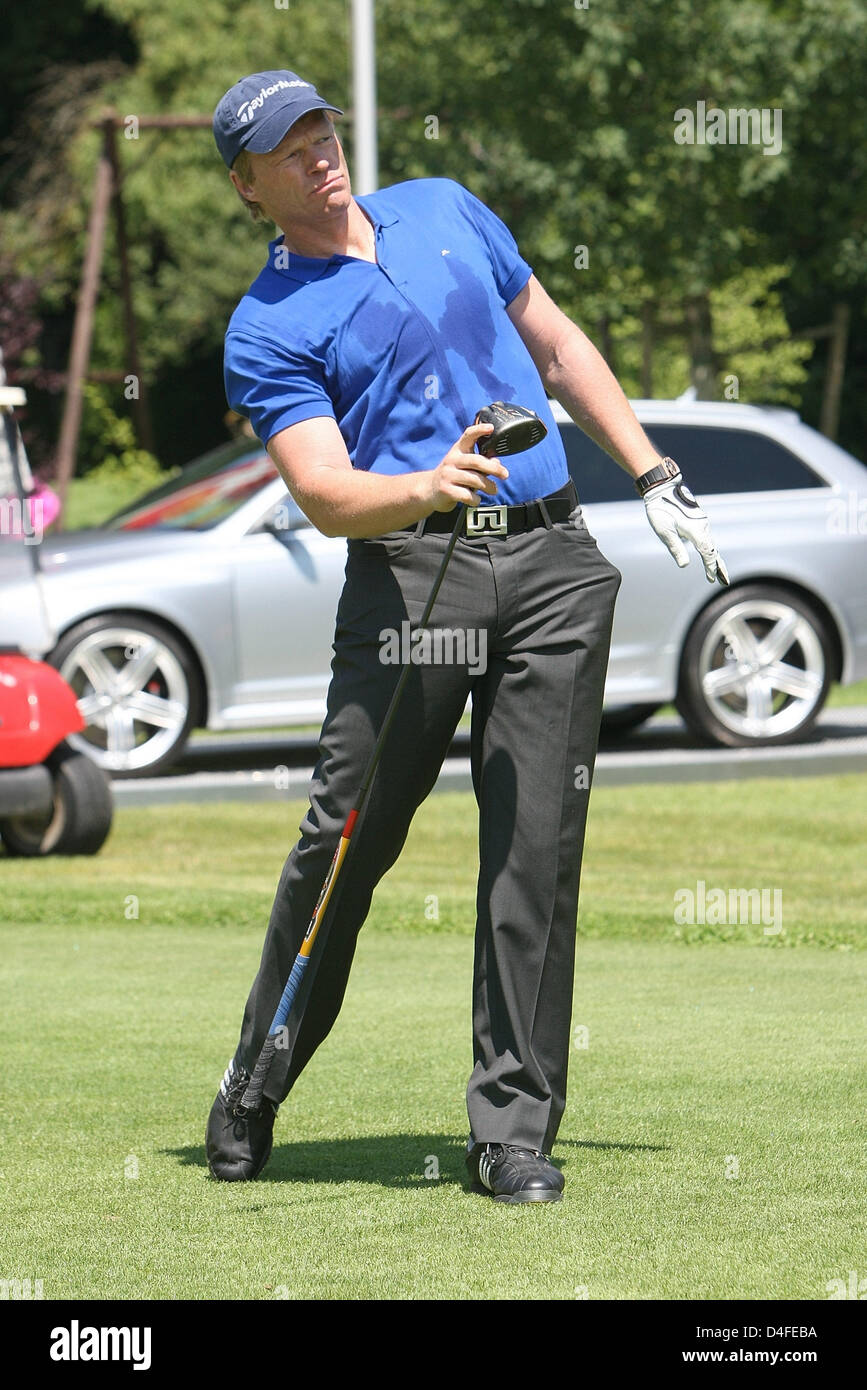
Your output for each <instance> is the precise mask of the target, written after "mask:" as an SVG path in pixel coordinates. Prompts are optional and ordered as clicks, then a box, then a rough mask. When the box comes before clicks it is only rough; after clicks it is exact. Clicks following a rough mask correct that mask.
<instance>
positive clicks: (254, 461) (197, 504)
mask: <svg viewBox="0 0 867 1390" xmlns="http://www.w3.org/2000/svg"><path fill="white" fill-rule="evenodd" d="M276 477H277V469H276V468H275V467H274V464H273V462H272V461H271V459H270V458H269V456H268V454H266V453H265V452H264V450H263V449H262V446H261V445H258V446H255V448H254V446H252V445H251V444H250V443H249V442H246V443H244V444H243V445H239V444H238V443H237V442H233V443H232V444H227V445H223V446H222V447H221V448H219V449H215V450H213V451H212V452H211V453H210V454H206V455H205V456H204V457H203V458H200V459H197V460H196V461H195V462H194V463H191V464H188V466H187V467H186V468H184V469H182V471H181V473H180V474H179V475H178V477H176V478H171V479H170V480H169V481H168V482H166V483H162V484H161V485H160V486H159V487H156V488H154V489H153V490H152V491H151V492H147V493H145V495H144V496H143V497H139V498H137V500H136V501H135V502H133V503H132V504H131V505H130V506H128V507H124V509H123V510H122V511H120V512H118V513H117V514H116V515H115V516H113V517H111V518H110V520H109V521H107V522H106V523H105V528H106V529H107V530H109V531H141V530H147V529H148V528H152V527H153V528H156V527H158V528H159V529H160V530H177V531H209V530H210V529H211V527H213V526H216V525H217V524H218V523H219V522H221V521H224V520H225V518H226V517H227V516H230V515H231V513H232V512H234V511H235V510H236V509H237V508H238V507H240V506H241V503H242V502H246V501H247V498H248V497H252V496H253V495H254V494H255V493H256V492H258V491H259V490H260V488H262V487H263V486H264V485H265V483H267V482H270V481H271V479H272V478H276Z"/></svg>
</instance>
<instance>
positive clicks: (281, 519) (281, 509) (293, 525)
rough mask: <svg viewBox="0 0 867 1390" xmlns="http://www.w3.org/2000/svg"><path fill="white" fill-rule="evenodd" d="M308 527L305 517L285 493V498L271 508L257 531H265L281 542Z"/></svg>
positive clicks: (308, 523)
mask: <svg viewBox="0 0 867 1390" xmlns="http://www.w3.org/2000/svg"><path fill="white" fill-rule="evenodd" d="M309 525H310V522H309V521H308V520H307V517H306V516H305V515H304V513H303V512H302V510H301V508H300V507H299V506H298V505H297V503H296V502H294V501H293V499H292V498H291V497H290V495H289V493H288V492H287V494H286V496H285V497H283V498H281V500H280V501H279V502H277V503H275V505H274V506H273V507H272V508H271V510H270V511H269V512H268V515H267V516H266V517H265V518H264V520H263V521H262V522H261V524H260V525H259V527H258V529H259V530H260V531H267V532H268V533H269V535H272V536H274V537H276V539H277V540H281V539H282V538H283V537H284V536H286V535H288V534H289V533H291V532H292V531H303V530H304V529H305V528H306V527H308V526H309Z"/></svg>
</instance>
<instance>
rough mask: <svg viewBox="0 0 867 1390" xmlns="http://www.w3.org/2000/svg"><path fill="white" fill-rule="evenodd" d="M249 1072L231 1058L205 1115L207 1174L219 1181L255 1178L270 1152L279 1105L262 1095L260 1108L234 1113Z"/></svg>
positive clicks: (248, 1077) (246, 1180)
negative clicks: (254, 1110) (209, 1110)
mask: <svg viewBox="0 0 867 1390" xmlns="http://www.w3.org/2000/svg"><path fill="white" fill-rule="evenodd" d="M249 1080H250V1073H249V1072H248V1071H247V1070H246V1068H245V1067H242V1066H240V1065H239V1064H238V1063H237V1062H235V1061H234V1060H233V1061H231V1062H230V1063H229V1065H228V1066H227V1068H226V1074H225V1076H224V1077H223V1080H222V1082H221V1083H220V1089H219V1091H218V1092H217V1098H216V1100H215V1101H214V1104H213V1105H212V1106H211V1113H210V1115H209V1116H208V1128H207V1130H206V1131H205V1151H206V1153H207V1156H208V1167H209V1168H210V1170H211V1175H212V1176H213V1177H215V1178H219V1180H220V1181H221V1182H249V1181H251V1180H252V1179H253V1178H258V1176H259V1174H260V1173H261V1171H262V1169H263V1168H264V1167H265V1164H266V1163H267V1162H268V1158H269V1156H270V1153H271V1145H272V1143H273V1134H272V1131H273V1129H274V1118H275V1116H276V1114H277V1111H278V1109H279V1106H278V1105H277V1103H276V1101H273V1100H269V1099H268V1097H267V1096H263V1097H262V1106H261V1109H260V1110H259V1111H258V1112H257V1113H255V1114H252V1115H244V1116H238V1115H236V1114H235V1107H236V1105H238V1103H239V1101H240V1099H241V1097H242V1096H243V1094H244V1092H245V1091H246V1089H247V1082H248V1081H249Z"/></svg>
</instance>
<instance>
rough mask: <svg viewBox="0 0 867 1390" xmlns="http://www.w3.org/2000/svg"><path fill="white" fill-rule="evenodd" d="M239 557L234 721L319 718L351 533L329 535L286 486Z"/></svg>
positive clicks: (240, 545) (242, 543) (243, 540)
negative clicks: (347, 535)
mask: <svg viewBox="0 0 867 1390" xmlns="http://www.w3.org/2000/svg"><path fill="white" fill-rule="evenodd" d="M233 561H234V563H233V570H234V579H233V583H234V593H235V627H236V645H237V683H236V687H235V692H234V708H233V709H232V710H230V711H227V716H226V717H227V720H228V721H229V722H232V723H234V722H238V723H244V722H246V723H254V724H256V723H258V724H266V723H269V722H270V723H273V722H274V721H275V720H276V721H277V722H280V721H283V720H286V721H287V722H293V723H294V722H299V721H302V722H303V721H306V720H310V721H311V722H318V721H319V720H320V719H321V717H322V715H323V714H324V711H325V696H326V692H327V689H328V682H329V680H330V674H331V658H332V655H333V648H332V642H333V638H334V620H335V614H336V612H337V602H338V599H339V597H340V590H341V588H342V585H343V577H344V569H345V565H346V541H345V539H344V538H342V537H336V538H335V537H329V536H323V535H322V534H321V533H320V532H319V531H317V530H316V528H315V527H314V526H311V525H310V523H309V521H308V520H307V518H306V517H305V516H304V514H303V513H302V512H301V511H300V509H299V508H298V507H297V505H296V504H295V502H294V501H293V500H292V498H291V496H290V495H289V494H288V493H285V494H283V495H281V496H280V497H279V498H278V500H277V501H275V502H272V503H271V504H270V505H269V506H268V508H267V510H266V511H265V513H264V514H263V515H261V516H260V517H259V518H257V519H256V520H255V521H254V522H252V524H251V526H250V528H249V530H248V531H247V533H246V534H245V535H243V536H242V537H240V538H239V540H238V542H237V545H236V549H235V554H234V557H233Z"/></svg>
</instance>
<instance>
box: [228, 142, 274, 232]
mask: <svg viewBox="0 0 867 1390" xmlns="http://www.w3.org/2000/svg"><path fill="white" fill-rule="evenodd" d="M232 172H233V173H234V174H237V175H238V178H239V179H240V180H241V182H242V183H246V184H249V183H252V181H253V161H252V159H251V158H250V151H249V150H241V152H240V154H238V155H237V156H236V157H235V160H234V163H233V164H232ZM235 191H236V193H237V194H238V197H239V198H240V199H241V202H242V203H243V204H244V207H245V208H246V209H247V211H248V212H249V214H250V216H251V217H252V219H253V221H254V222H265V221H267V218H266V217H265V214H264V212H263V211H262V206H261V204H260V203H254V202H253V200H252V198H245V197H244V195H243V193H242V192H241V191H240V190H239V189H236V190H235Z"/></svg>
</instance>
